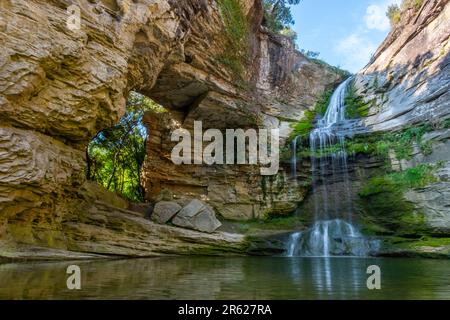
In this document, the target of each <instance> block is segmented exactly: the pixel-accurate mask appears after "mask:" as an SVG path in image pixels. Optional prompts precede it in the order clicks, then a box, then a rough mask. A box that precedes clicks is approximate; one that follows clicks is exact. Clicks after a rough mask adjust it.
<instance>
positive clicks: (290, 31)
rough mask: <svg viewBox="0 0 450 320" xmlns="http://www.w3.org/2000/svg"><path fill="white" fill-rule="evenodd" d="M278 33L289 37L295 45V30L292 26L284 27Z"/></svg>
mask: <svg viewBox="0 0 450 320" xmlns="http://www.w3.org/2000/svg"><path fill="white" fill-rule="evenodd" d="M280 34H281V35H283V36H285V37H288V38H289V39H291V40H292V42H293V43H294V45H296V44H295V41H296V40H297V32H295V31H294V30H293V29H292V28H290V27H285V28H283V29H282V30H280Z"/></svg>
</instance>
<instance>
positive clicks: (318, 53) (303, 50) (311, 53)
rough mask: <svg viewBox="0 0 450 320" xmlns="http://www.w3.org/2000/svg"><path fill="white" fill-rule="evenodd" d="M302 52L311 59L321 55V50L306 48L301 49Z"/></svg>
mask: <svg viewBox="0 0 450 320" xmlns="http://www.w3.org/2000/svg"><path fill="white" fill-rule="evenodd" d="M300 52H301V53H303V54H304V55H305V56H307V57H308V58H310V59H317V58H319V56H320V52H316V51H310V50H308V51H306V50H305V49H302V50H300Z"/></svg>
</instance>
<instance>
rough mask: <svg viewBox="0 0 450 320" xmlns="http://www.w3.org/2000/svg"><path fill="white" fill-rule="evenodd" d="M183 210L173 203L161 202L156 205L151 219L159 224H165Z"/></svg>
mask: <svg viewBox="0 0 450 320" xmlns="http://www.w3.org/2000/svg"><path fill="white" fill-rule="evenodd" d="M180 210H181V206H180V205H179V204H178V203H176V202H173V201H161V202H158V203H157V204H156V205H155V208H154V209H153V213H152V215H151V219H152V220H153V221H155V222H157V223H160V224H164V223H167V222H169V221H170V219H172V218H173V216H175V215H176V214H177V212H178V211H180Z"/></svg>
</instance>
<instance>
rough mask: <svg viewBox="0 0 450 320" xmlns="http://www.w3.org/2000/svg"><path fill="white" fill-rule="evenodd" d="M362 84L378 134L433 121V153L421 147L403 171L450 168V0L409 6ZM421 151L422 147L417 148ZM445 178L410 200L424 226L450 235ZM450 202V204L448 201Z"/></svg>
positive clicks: (363, 75)
mask: <svg viewBox="0 0 450 320" xmlns="http://www.w3.org/2000/svg"><path fill="white" fill-rule="evenodd" d="M355 85H356V88H357V90H358V92H359V94H361V95H362V96H364V97H365V99H366V101H368V102H369V101H372V102H373V104H372V105H373V106H372V108H371V109H370V114H369V116H368V117H367V118H366V119H365V125H366V126H367V127H368V128H369V129H370V130H371V131H373V132H379V131H396V130H400V129H404V128H407V127H408V126H415V125H418V124H424V123H427V124H429V125H430V127H431V128H433V131H432V132H429V133H427V134H426V135H425V136H424V137H423V143H430V144H431V145H432V150H430V151H431V152H430V154H428V155H424V154H421V152H420V150H416V151H415V154H414V155H413V159H412V160H410V161H405V160H403V161H399V163H398V164H397V166H396V167H397V169H400V168H401V169H407V168H412V167H414V166H417V165H419V164H421V163H429V164H438V163H439V164H440V165H441V166H442V169H441V170H440V171H441V173H442V172H444V173H445V172H449V170H450V158H449V154H450V140H449V139H450V135H449V132H448V129H443V130H442V129H439V130H438V129H436V128H442V127H443V126H442V124H443V122H444V121H445V120H446V119H447V121H448V119H449V118H450V1H448V0H429V1H423V2H422V5H421V7H420V8H414V7H412V8H409V9H407V10H404V11H403V12H402V14H401V20H400V22H399V23H398V25H397V26H395V27H394V28H393V30H392V31H391V33H390V34H389V36H388V37H387V39H386V40H385V41H384V43H383V44H382V45H381V47H380V48H379V49H378V51H377V52H376V53H375V55H374V57H373V59H372V61H371V62H370V63H369V65H368V66H366V67H365V68H364V69H363V70H362V71H361V72H360V73H359V74H358V75H357V76H356V81H355ZM416 149H418V148H416ZM441 173H439V175H440V178H441V180H442V181H441V182H440V183H436V184H432V185H430V186H428V187H426V188H424V189H419V190H413V191H410V192H408V193H407V194H405V198H406V199H407V200H408V201H410V202H411V203H412V204H414V206H415V207H416V209H417V211H418V212H420V213H421V214H423V215H424V217H425V225H424V226H423V227H424V228H426V229H427V230H429V231H430V232H431V233H441V234H444V233H445V234H448V233H449V231H450V230H449V224H450V208H449V206H448V200H446V199H448V193H449V191H450V186H449V184H448V174H441ZM446 202H447V204H446Z"/></svg>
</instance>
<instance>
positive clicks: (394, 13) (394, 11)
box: [386, 4, 401, 27]
mask: <svg viewBox="0 0 450 320" xmlns="http://www.w3.org/2000/svg"><path fill="white" fill-rule="evenodd" d="M386 16H387V17H388V18H389V21H390V22H391V26H392V27H394V26H395V25H396V24H397V23H399V22H400V17H401V10H400V7H399V6H398V5H396V4H391V5H390V6H389V7H388V9H387V12H386Z"/></svg>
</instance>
